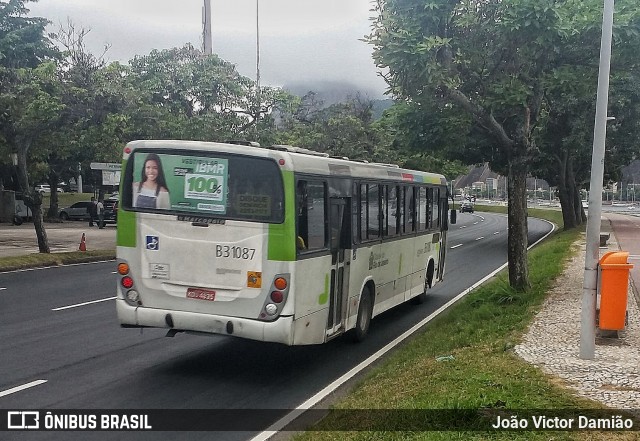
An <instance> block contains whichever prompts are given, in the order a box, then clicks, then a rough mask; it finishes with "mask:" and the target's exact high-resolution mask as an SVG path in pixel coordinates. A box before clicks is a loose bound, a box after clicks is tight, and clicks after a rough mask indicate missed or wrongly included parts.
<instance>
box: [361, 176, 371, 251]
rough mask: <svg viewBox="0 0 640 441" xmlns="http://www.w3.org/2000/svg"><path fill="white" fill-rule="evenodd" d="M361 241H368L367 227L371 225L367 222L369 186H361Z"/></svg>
mask: <svg viewBox="0 0 640 441" xmlns="http://www.w3.org/2000/svg"><path fill="white" fill-rule="evenodd" d="M359 211H360V220H359V225H360V240H361V241H363V240H367V225H368V224H369V222H368V220H367V214H368V211H367V185H366V184H360V210H359Z"/></svg>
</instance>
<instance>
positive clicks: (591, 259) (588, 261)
mask: <svg viewBox="0 0 640 441" xmlns="http://www.w3.org/2000/svg"><path fill="white" fill-rule="evenodd" d="M613 6H614V0H604V10H603V13H602V37H601V40H600V67H599V70H598V94H597V99H596V118H595V127H594V129H593V154H592V156H591V183H590V186H589V213H588V217H587V251H586V255H585V261H584V283H583V293H582V314H581V321H580V358H582V359H583V360H593V359H594V358H595V350H596V348H595V346H596V300H597V299H596V297H597V294H598V261H599V260H600V222H601V219H600V216H601V213H602V180H603V179H604V147H605V139H606V136H607V119H608V118H607V105H608V103H609V71H610V67H611V66H610V63H611V39H612V33H613Z"/></svg>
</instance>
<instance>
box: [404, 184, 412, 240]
mask: <svg viewBox="0 0 640 441" xmlns="http://www.w3.org/2000/svg"><path fill="white" fill-rule="evenodd" d="M412 231H414V228H413V187H404V232H405V233H411V232H412Z"/></svg>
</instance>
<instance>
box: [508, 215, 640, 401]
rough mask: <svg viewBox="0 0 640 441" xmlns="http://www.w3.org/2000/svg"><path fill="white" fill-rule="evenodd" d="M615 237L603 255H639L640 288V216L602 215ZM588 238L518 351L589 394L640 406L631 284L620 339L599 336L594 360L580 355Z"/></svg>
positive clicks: (639, 343) (639, 339) (638, 337)
mask: <svg viewBox="0 0 640 441" xmlns="http://www.w3.org/2000/svg"><path fill="white" fill-rule="evenodd" d="M601 231H602V232H603V233H604V232H609V231H610V232H611V233H612V235H611V237H610V239H609V242H608V244H607V246H606V247H601V248H600V255H602V254H604V253H605V252H607V251H617V250H619V249H622V250H624V251H630V252H631V253H635V254H632V256H636V257H635V258H634V259H635V260H632V259H630V260H629V261H630V263H633V264H634V265H635V268H634V270H635V272H634V273H633V274H632V277H635V286H640V279H639V278H638V272H637V270H638V269H639V267H640V261H639V260H637V254H638V252H637V248H636V247H637V246H638V244H637V242H638V238H640V218H631V219H630V217H629V216H621V215H616V214H610V213H606V214H603V219H602V229H601ZM585 239H586V237H584V235H583V239H582V240H580V241H579V242H578V243H576V244H575V245H574V246H575V247H576V248H577V249H575V250H574V251H575V254H574V256H573V258H572V259H571V260H570V261H569V262H568V264H567V266H566V267H565V270H564V272H563V274H562V276H561V277H559V279H558V280H557V281H556V283H555V286H554V288H553V289H552V290H551V292H550V293H549V296H548V297H547V299H546V300H545V302H544V304H543V306H542V309H541V311H540V312H539V313H538V315H537V316H536V318H535V319H534V322H533V323H532V324H531V327H530V328H529V330H528V332H527V333H526V334H525V336H524V338H523V341H522V343H521V344H519V345H517V346H516V348H515V351H516V353H517V354H518V355H519V356H520V357H522V358H523V359H524V360H526V361H528V362H529V363H531V364H534V365H536V366H539V367H540V368H541V369H542V370H543V371H545V372H547V373H550V374H552V375H554V376H556V377H558V378H560V379H562V380H563V383H564V384H565V385H567V386H568V387H570V388H571V389H573V390H575V391H576V393H578V394H579V395H582V396H584V397H586V398H590V399H593V400H596V401H599V402H601V403H603V404H605V405H607V406H609V407H612V408H617V409H640V311H639V310H638V302H637V299H636V297H634V295H633V292H634V287H633V286H632V284H630V285H629V293H628V297H627V310H628V312H629V320H628V324H627V326H626V328H625V330H624V331H621V332H619V338H603V337H597V338H596V348H595V359H594V360H583V359H581V358H580V326H581V323H580V322H581V312H582V294H583V282H584V261H585V254H586V241H585Z"/></svg>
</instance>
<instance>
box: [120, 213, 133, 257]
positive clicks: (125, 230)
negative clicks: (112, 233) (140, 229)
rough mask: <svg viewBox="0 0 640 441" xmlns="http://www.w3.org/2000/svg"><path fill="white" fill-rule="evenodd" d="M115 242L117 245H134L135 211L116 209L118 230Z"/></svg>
mask: <svg viewBox="0 0 640 441" xmlns="http://www.w3.org/2000/svg"><path fill="white" fill-rule="evenodd" d="M116 244H117V245H118V246H119V247H132V248H135V246H136V213H134V212H133V211H123V210H118V231H117V234H116Z"/></svg>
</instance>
